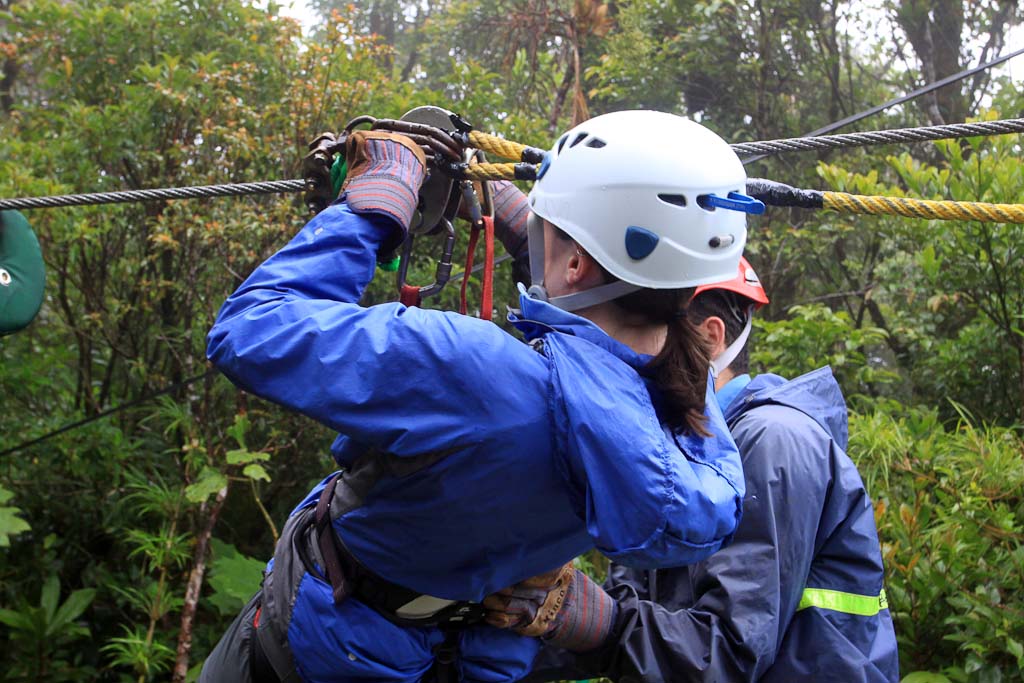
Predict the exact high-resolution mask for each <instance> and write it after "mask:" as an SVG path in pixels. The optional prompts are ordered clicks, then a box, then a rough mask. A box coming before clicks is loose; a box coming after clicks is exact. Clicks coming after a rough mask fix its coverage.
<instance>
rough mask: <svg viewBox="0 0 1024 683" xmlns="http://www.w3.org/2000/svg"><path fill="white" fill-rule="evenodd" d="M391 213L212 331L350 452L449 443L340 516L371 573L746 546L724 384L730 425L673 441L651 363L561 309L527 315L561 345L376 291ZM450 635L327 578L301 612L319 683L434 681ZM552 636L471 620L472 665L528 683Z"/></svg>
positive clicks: (295, 253) (251, 292)
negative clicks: (340, 591) (736, 540)
mask: <svg viewBox="0 0 1024 683" xmlns="http://www.w3.org/2000/svg"><path fill="white" fill-rule="evenodd" d="M390 228H391V225H390V224H388V223H387V222H386V219H382V218H379V217H374V216H363V215H357V214H355V213H353V212H352V211H351V210H350V209H349V208H348V207H347V206H345V205H343V204H337V205H334V206H332V207H329V208H328V209H327V210H325V211H323V212H321V213H320V214H319V215H317V216H316V217H315V218H314V219H313V220H312V221H311V222H310V223H309V224H307V225H306V227H305V228H303V229H302V231H301V232H300V233H299V234H298V235H297V236H296V237H295V238H294V239H293V240H292V241H291V242H290V243H289V244H288V245H287V246H286V247H285V248H284V249H282V250H281V251H279V252H278V253H277V254H275V255H274V256H272V257H271V258H270V259H269V260H267V261H266V262H265V263H264V264H263V265H261V266H260V267H259V268H257V269H256V270H255V271H254V272H253V273H252V275H251V276H250V277H249V278H248V279H247V280H246V281H245V282H244V283H243V284H242V285H241V287H239V289H238V291H236V292H235V293H234V294H233V295H232V296H231V297H230V298H229V299H228V300H227V302H226V303H225V304H224V306H223V307H222V309H221V311H220V313H219V315H218V318H217V321H216V323H215V325H214V327H213V329H212V330H211V331H210V334H209V337H208V355H209V358H210V359H211V360H212V361H213V362H214V363H215V364H216V366H217V367H218V368H219V369H220V370H221V371H222V372H223V373H224V374H225V375H227V376H228V377H229V378H230V379H231V380H232V381H233V382H235V383H236V384H237V385H238V386H240V387H242V388H244V389H246V390H247V391H250V392H252V393H254V394H257V395H259V396H262V397H264V398H267V399H269V400H272V401H274V402H276V403H279V404H282V405H284V406H286V407H288V408H291V409H293V410H296V411H298V412H301V413H303V414H305V415H308V416H309V417H312V418H314V419H316V420H318V421H320V422H322V423H324V424H326V425H328V426H330V427H332V428H333V429H335V430H337V431H338V432H339V433H340V436H339V437H338V438H337V440H336V441H335V443H334V445H333V447H332V452H333V455H334V457H335V459H336V460H337V462H338V463H339V464H340V465H341V466H342V467H346V466H349V465H350V464H352V463H353V462H354V460H355V459H356V458H357V457H359V456H360V455H362V454H364V453H366V452H367V451H368V450H369V449H375V450H376V451H379V452H382V453H387V454H389V455H388V457H389V458H397V459H403V458H413V457H416V456H422V455H427V454H431V453H437V452H442V451H443V452H445V453H447V455H446V456H445V457H443V458H441V459H440V460H438V461H437V462H436V463H434V464H433V465H431V466H429V467H427V468H425V469H423V470H420V471H417V472H415V473H414V474H411V475H408V476H397V475H395V476H391V475H385V476H383V477H382V478H381V479H380V480H379V481H377V482H376V484H375V485H374V486H373V488H372V490H371V491H370V493H369V495H368V496H367V497H366V499H365V502H364V504H363V505H362V506H361V507H358V508H356V509H354V510H352V511H351V512H348V513H346V514H344V515H342V516H341V517H340V518H339V519H338V520H337V521H336V522H335V529H336V531H337V533H338V534H339V536H340V537H341V538H342V539H343V541H344V543H345V544H346V545H347V546H348V548H349V549H350V550H351V551H352V553H353V554H354V555H355V556H356V557H357V558H358V559H359V560H360V561H361V562H362V563H363V564H364V565H365V566H366V567H368V568H369V569H370V570H372V571H374V572H376V573H377V574H379V575H380V576H382V577H384V578H386V579H388V580H390V581H392V582H395V583H398V584H401V585H404V586H406V587H408V588H412V589H414V590H416V591H419V592H422V593H425V594H429V595H433V596H437V597H442V598H448V599H455V600H474V601H479V600H481V599H482V598H483V597H484V596H485V595H487V594H489V593H491V592H494V591H496V590H498V589H501V588H503V587H505V586H509V585H512V584H514V583H516V582H517V581H520V580H522V579H525V578H527V577H530V576H533V575H535V574H538V573H540V572H544V571H548V570H550V569H552V568H554V567H557V566H559V565H561V564H563V563H565V562H566V561H568V560H570V559H572V558H573V557H575V556H577V555H579V554H580V553H582V552H584V551H586V550H588V549H589V548H591V547H594V546H596V547H597V548H598V549H599V550H600V551H601V552H602V553H604V554H606V555H607V556H609V557H611V558H613V559H615V560H616V561H617V562H620V563H622V564H625V565H630V566H637V567H666V566H675V565H680V564H687V563H691V562H695V561H698V560H701V559H704V558H706V557H707V556H708V555H710V554H711V553H713V552H715V551H716V550H718V549H719V548H721V547H722V546H723V545H725V544H726V543H727V542H728V540H729V539H730V538H731V535H732V533H733V531H734V530H735V527H736V525H737V523H738V521H739V518H740V509H741V507H740V506H741V501H742V496H743V478H742V471H741V468H740V462H739V456H738V453H737V451H736V448H735V444H734V443H733V441H732V438H731V437H730V435H729V432H728V429H727V427H726V425H725V422H724V419H723V417H722V415H721V412H720V410H719V409H718V406H717V404H716V402H715V400H714V398H713V394H712V393H710V391H709V394H708V403H707V417H708V427H709V429H710V430H711V431H712V433H713V436H712V437H710V438H707V439H704V438H697V437H693V436H687V435H678V434H673V433H672V432H671V431H670V430H668V429H667V428H664V427H663V426H662V425H661V421H660V420H659V416H658V414H657V411H656V409H655V407H654V405H653V402H652V396H651V392H650V387H649V380H647V379H645V378H644V377H643V376H642V374H641V373H640V372H639V371H640V370H641V369H642V367H643V366H644V365H645V364H646V363H647V362H648V361H649V360H650V358H649V357H648V356H643V355H639V354H636V353H634V352H633V351H631V350H630V349H629V348H627V347H626V346H624V345H622V344H620V343H618V342H617V341H615V340H614V339H612V338H610V337H609V336H608V335H606V334H605V333H604V332H603V331H601V330H600V328H598V327H596V326H595V325H593V324H592V323H590V322H589V321H587V320H585V319H583V318H580V317H578V316H575V315H573V314H570V313H566V312H564V311H561V310H559V309H557V308H555V307H553V306H551V305H549V304H546V303H543V302H540V301H535V300H531V299H529V298H526V297H523V299H522V301H521V305H522V313H521V315H520V316H517V317H513V322H514V324H516V325H517V326H518V327H519V328H520V329H521V330H522V331H523V332H524V334H525V336H526V337H527V339H531V340H532V339H541V340H542V342H541V343H540V344H539V346H540V350H541V352H538V351H537V350H535V349H534V348H532V347H531V346H530V345H527V344H524V343H522V342H521V341H519V340H517V339H516V338H514V337H512V336H511V335H509V334H507V333H506V332H504V331H502V330H501V328H499V327H498V326H496V325H494V324H492V323H489V322H485V321H482V320H478V319H475V318H470V317H466V316H462V315H457V314H454V313H450V312H442V311H435V310H424V309H420V308H406V307H405V306H403V305H401V304H398V303H394V304H381V305H377V306H372V307H369V308H366V307H362V306H360V305H359V304H358V301H359V298H360V296H361V294H362V292H363V290H364V288H365V287H366V285H367V283H368V282H369V281H370V279H371V278H372V276H373V274H374V269H375V261H376V254H377V250H378V248H379V246H380V244H381V242H382V241H383V238H384V237H385V236H386V235H387V234H388V230H389V229H390ZM654 400H655V401H656V398H655V399H654ZM321 487H322V484H321V486H318V487H317V488H316V489H314V490H313V491H312V492H310V494H309V496H308V497H307V499H306V500H305V501H303V503H301V504H300V506H299V508H298V509H299V510H301V509H305V508H308V507H309V506H311V505H313V504H315V501H316V498H317V496H318V494H319V490H320V488H321ZM440 637H441V634H440V632H438V631H437V630H436V629H405V628H398V627H396V626H394V625H393V624H391V623H390V622H388V621H386V620H385V619H384V618H383V617H381V616H380V615H377V614H376V613H375V612H373V611H372V610H370V609H368V608H366V607H365V606H363V605H361V604H360V603H359V601H358V600H355V599H353V598H349V599H348V600H346V602H345V603H343V604H342V605H340V606H335V605H333V604H332V602H331V596H330V587H329V586H328V585H327V584H325V583H324V582H323V581H322V580H321V579H320V578H319V577H316V576H313V575H310V574H306V575H305V577H304V578H303V579H302V582H301V585H300V586H299V589H298V594H297V598H296V600H295V605H294V610H293V612H292V614H291V622H290V624H289V626H288V639H289V645H290V647H291V649H292V651H293V652H294V655H295V659H296V662H297V665H298V668H299V671H300V673H301V674H302V675H303V677H304V678H305V680H309V681H349V680H371V679H372V680H394V681H415V680H417V679H418V677H419V676H420V675H422V673H423V671H425V670H426V668H427V667H428V666H429V664H430V662H431V652H430V648H431V646H432V645H435V644H437V643H438V642H440ZM536 649H537V644H536V641H535V640H533V639H525V638H519V637H518V636H515V635H513V634H510V633H508V632H501V631H498V630H497V629H492V628H490V627H486V626H481V627H479V628H475V629H471V630H470V631H469V632H468V633H466V634H465V635H464V636H463V639H462V658H463V660H462V661H463V668H462V673H463V675H464V677H465V680H467V681H484V680H486V681H506V680H515V679H516V678H519V677H521V676H522V675H523V674H525V672H526V671H528V669H529V665H530V662H531V661H532V659H533V656H534V655H535V653H536ZM349 654H352V655H354V656H351V657H350V656H348V655H349ZM467 662H468V663H470V665H467Z"/></svg>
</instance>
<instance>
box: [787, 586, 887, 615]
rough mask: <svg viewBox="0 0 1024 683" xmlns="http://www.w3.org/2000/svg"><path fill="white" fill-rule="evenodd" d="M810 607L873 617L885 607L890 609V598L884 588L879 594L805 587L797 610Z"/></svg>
mask: <svg viewBox="0 0 1024 683" xmlns="http://www.w3.org/2000/svg"><path fill="white" fill-rule="evenodd" d="M808 607H817V608H819V609H830V610H832V611H833V612H843V613H845V614H858V615H860V616H862V617H873V616H875V615H876V614H878V613H879V612H880V611H882V610H883V609H889V600H888V599H887V598H886V597H885V589H884V588H883V589H882V592H881V593H880V594H878V595H857V594H856V593H843V592H842V591H831V590H828V589H827V588H805V589H804V594H803V595H802V596H801V597H800V604H799V605H798V606H797V608H796V611H797V612H799V611H800V610H802V609H807V608H808Z"/></svg>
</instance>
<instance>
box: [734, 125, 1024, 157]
mask: <svg viewBox="0 0 1024 683" xmlns="http://www.w3.org/2000/svg"><path fill="white" fill-rule="evenodd" d="M1006 133H1024V119H1004V120H1002V121H978V122H975V123H952V124H949V125H946V126H924V127H921V128H893V129H891V130H876V131H867V132H864V133H840V134H838V135H821V136H819V137H809V138H786V139H780V140H764V141H761V142H741V143H737V144H735V145H730V147H732V149H733V151H734V152H736V153H737V154H759V153H763V154H766V155H767V154H778V153H780V152H805V151H808V150H815V149H837V148H841V147H864V146H866V145H888V144H893V143H897V142H924V141H927V140H946V139H949V138H965V137H971V136H975V135H1004V134H1006Z"/></svg>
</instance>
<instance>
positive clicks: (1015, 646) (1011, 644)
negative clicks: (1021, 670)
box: [1006, 638, 1024, 663]
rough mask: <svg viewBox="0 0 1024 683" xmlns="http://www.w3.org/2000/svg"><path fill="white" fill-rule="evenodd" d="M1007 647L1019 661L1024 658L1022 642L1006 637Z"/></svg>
mask: <svg viewBox="0 0 1024 683" xmlns="http://www.w3.org/2000/svg"><path fill="white" fill-rule="evenodd" d="M1006 649H1007V650H1009V651H1010V654H1012V655H1013V656H1014V657H1016V658H1017V662H1018V663H1020V661H1021V660H1022V659H1024V645H1021V644H1020V642H1018V641H1016V640H1014V639H1013V638H1007V639H1006Z"/></svg>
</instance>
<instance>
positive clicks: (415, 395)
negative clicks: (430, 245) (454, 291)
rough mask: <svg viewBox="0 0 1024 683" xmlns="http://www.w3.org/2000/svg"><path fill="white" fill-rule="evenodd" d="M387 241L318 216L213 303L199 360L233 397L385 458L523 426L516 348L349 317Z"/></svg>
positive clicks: (444, 323)
mask: <svg viewBox="0 0 1024 683" xmlns="http://www.w3.org/2000/svg"><path fill="white" fill-rule="evenodd" d="M391 228H392V226H391V225H390V224H389V223H387V219H385V218H381V217H377V216H373V215H357V214H355V213H353V212H352V211H351V210H350V209H349V207H347V206H345V205H344V204H335V205H333V206H331V207H329V208H327V209H326V210H324V211H322V212H321V213H320V214H318V215H317V216H316V217H315V218H313V220H311V221H310V222H309V223H308V224H307V225H306V226H305V227H304V228H303V229H302V230H301V231H300V232H299V234H298V235H296V236H295V238H294V239H292V241H291V242H290V243H289V244H288V245H287V246H285V247H284V248H283V249H281V250H280V251H279V252H277V253H276V254H274V255H273V256H271V257H270V258H269V259H268V260H267V261H266V262H264V263H263V264H262V265H261V266H259V267H258V268H257V269H256V270H255V271H254V272H253V273H252V275H250V276H249V278H248V279H247V280H246V281H245V282H244V283H243V284H242V285H241V286H240V287H239V288H238V290H237V291H236V292H235V293H234V294H232V295H231V296H230V297H229V298H228V300H227V301H226V302H225V303H224V305H223V307H222V308H221V310H220V313H219V314H218V316H217V320H216V322H215V323H214V326H213V328H212V329H211V330H210V333H209V335H208V337H207V355H208V357H209V358H210V360H211V361H212V362H213V363H214V364H215V365H216V366H217V367H218V368H219V369H220V370H221V371H222V372H223V373H224V374H225V375H227V377H228V378H229V379H231V380H232V381H233V382H234V383H235V384H237V385H238V386H240V387H241V388H243V389H245V390H247V391H250V392H252V393H254V394H257V395H259V396H262V397H264V398H266V399H269V400H271V401H274V402H276V403H279V404H281V405H284V406H286V407H288V408H291V409H293V410H295V411H298V412H300V413H303V414H305V415H307V416H309V417H311V418H313V419H315V420H318V421H319V422H322V423H323V424H325V425H327V426H329V427H331V428H333V429H335V430H337V431H339V432H341V433H344V434H347V435H348V436H350V437H352V438H353V439H356V440H358V441H360V442H362V443H364V444H367V445H369V446H374V447H377V448H380V449H382V450H387V451H388V452H391V453H394V454H396V455H415V454H417V453H422V452H426V451H431V450H438V449H441V448H451V447H452V446H453V445H455V446H458V445H460V444H462V445H465V444H468V443H477V442H479V441H480V440H481V438H482V436H481V435H482V433H483V429H484V426H485V425H486V426H487V428H488V430H489V431H490V432H491V433H493V432H494V431H501V430H502V429H507V430H510V431H512V430H515V429H517V428H521V427H523V426H524V425H525V424H529V420H531V419H534V418H535V417H536V416H535V415H530V413H531V411H530V410H529V409H528V408H527V409H526V410H524V409H523V408H522V406H523V404H524V403H525V404H526V405H527V406H529V405H531V403H530V400H531V398H532V397H531V392H536V395H537V396H539V398H537V400H536V401H534V402H533V403H536V404H538V405H541V406H543V403H544V400H543V396H544V395H545V393H546V389H545V383H544V377H545V375H544V373H546V365H545V361H543V359H541V358H540V356H539V354H536V353H534V352H533V351H531V350H530V349H529V347H527V346H526V345H525V344H522V343H521V342H519V341H517V340H516V339H515V338H513V337H512V336H510V335H508V334H506V333H505V332H503V331H502V330H501V329H500V328H499V327H497V326H496V325H493V324H491V323H488V322H485V321H481V320H477V319H474V318H469V317H466V316H458V315H456V314H452V313H444V312H441V311H431V310H423V309H419V308H406V307H405V306H402V305H401V304H397V303H395V304H381V305H377V306H371V307H362V306H360V305H359V304H358V303H357V302H358V300H359V298H360V296H361V295H362V293H363V290H364V289H365V287H366V285H367V284H368V283H369V282H370V280H371V278H372V277H373V274H374V269H375V267H376V254H377V250H378V248H379V247H380V244H381V242H382V241H383V239H384V238H385V236H386V235H387V234H388V232H389V230H391ZM496 361H500V362H496ZM484 397H486V400H483V398H484ZM538 410H540V409H538ZM534 412H536V411H534ZM520 422H522V423H523V424H520Z"/></svg>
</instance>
